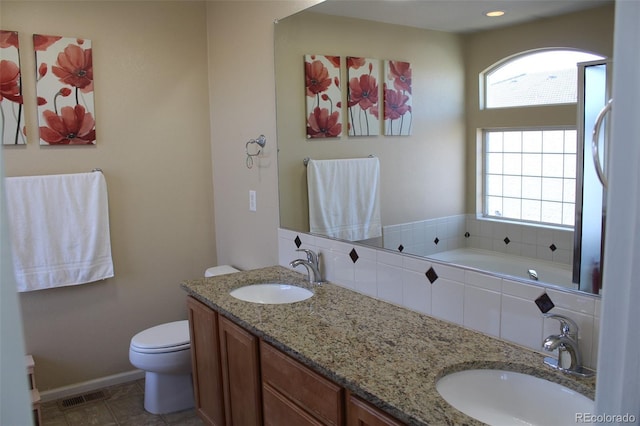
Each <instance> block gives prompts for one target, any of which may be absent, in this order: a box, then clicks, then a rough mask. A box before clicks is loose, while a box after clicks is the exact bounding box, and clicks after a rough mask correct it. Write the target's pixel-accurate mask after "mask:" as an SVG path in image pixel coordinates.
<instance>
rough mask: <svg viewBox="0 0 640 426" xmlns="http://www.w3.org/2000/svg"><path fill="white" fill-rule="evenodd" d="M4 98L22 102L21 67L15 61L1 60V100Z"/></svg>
mask: <svg viewBox="0 0 640 426" xmlns="http://www.w3.org/2000/svg"><path fill="white" fill-rule="evenodd" d="M3 99H8V100H10V101H12V102H17V103H19V104H21V103H22V96H21V95H20V68H18V66H17V65H16V63H15V62H13V61H5V60H2V61H0V101H2V100H3Z"/></svg>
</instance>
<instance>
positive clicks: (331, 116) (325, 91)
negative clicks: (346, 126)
mask: <svg viewBox="0 0 640 426" xmlns="http://www.w3.org/2000/svg"><path fill="white" fill-rule="evenodd" d="M304 77H305V92H306V99H307V102H306V106H307V111H306V121H307V138H337V137H340V135H341V134H342V115H341V108H342V91H341V88H340V57H339V56H323V55H305V57H304Z"/></svg>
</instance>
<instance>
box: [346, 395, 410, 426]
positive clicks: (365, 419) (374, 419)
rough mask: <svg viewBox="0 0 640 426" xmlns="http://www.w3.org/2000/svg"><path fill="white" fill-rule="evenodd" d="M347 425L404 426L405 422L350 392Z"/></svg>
mask: <svg viewBox="0 0 640 426" xmlns="http://www.w3.org/2000/svg"><path fill="white" fill-rule="evenodd" d="M347 425H348V426H403V425H404V423H401V422H400V421H398V420H396V419H394V418H393V417H391V416H389V415H388V414H386V413H384V412H382V411H381V410H379V409H377V408H376V407H374V406H373V405H371V404H369V403H367V402H365V401H363V400H361V399H360V398H358V397H357V396H355V395H352V394H351V393H349V394H348V396H347Z"/></svg>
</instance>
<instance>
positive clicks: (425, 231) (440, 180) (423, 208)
mask: <svg viewBox="0 0 640 426" xmlns="http://www.w3.org/2000/svg"><path fill="white" fill-rule="evenodd" d="M512 3H517V4H518V6H519V7H517V8H516V7H514V5H513V4H512ZM496 7H497V8H503V10H505V12H506V15H505V17H504V20H503V21H500V20H499V18H494V19H496V20H495V21H489V19H490V18H487V17H485V16H482V12H487V11H489V10H491V9H494V8H496ZM613 12H614V5H613V1H606V0H605V1H600V0H598V1H595V0H594V1H590V0H559V1H556V2H541V1H538V0H523V1H519V2H494V1H482V0H474V1H463V0H461V1H433V0H426V1H408V2H397V1H375V2H366V3H364V2H362V1H345V0H341V1H337V0H329V1H326V2H323V3H320V4H317V5H315V6H313V7H311V8H309V9H307V10H305V11H302V12H300V13H297V14H295V15H292V16H289V17H286V18H283V19H280V20H279V21H278V22H277V23H276V25H275V67H276V99H277V133H278V182H279V184H278V186H279V196H280V226H281V227H282V228H286V229H290V230H294V231H298V232H309V207H308V193H307V169H306V166H305V162H304V160H305V159H308V158H311V159H318V160H321V159H344V158H361V157H368V156H375V157H377V158H378V159H379V164H380V201H381V202H380V216H381V219H382V230H383V232H382V237H379V238H373V239H370V240H363V241H354V244H363V245H368V246H374V247H378V248H383V249H388V250H394V251H401V252H402V253H406V254H410V255H418V256H425V257H430V258H434V259H438V260H440V261H446V262H453V263H460V264H464V265H467V266H470V267H472V268H476V269H481V270H486V271H489V272H492V273H495V274H505V275H509V276H517V277H520V278H521V279H523V280H529V281H530V282H531V283H536V282H537V283H540V284H543V285H552V286H557V287H562V288H564V289H567V290H569V291H583V292H589V293H598V291H599V285H597V283H596V284H594V282H593V278H592V277H590V278H589V282H588V283H587V282H586V280H582V281H584V282H575V281H576V280H575V279H572V270H573V262H574V258H575V256H574V231H573V227H571V226H564V227H563V226H540V225H535V224H530V223H527V224H518V223H512V222H506V221H500V220H495V219H494V220H491V219H486V218H484V217H482V202H481V196H480V195H479V194H481V193H482V189H483V178H482V174H481V172H480V170H481V169H482V164H481V162H482V161H481V157H482V153H481V150H482V143H479V136H478V135H479V129H484V128H490V129H511V128H512V127H513V123H514V122H516V121H517V122H518V123H519V126H521V128H532V127H539V126H545V127H548V128H553V127H558V128H560V127H562V128H566V127H571V126H573V127H574V128H576V127H577V126H578V121H579V120H577V116H578V112H579V110H580V108H579V107H578V106H577V105H578V103H575V104H573V103H570V104H559V105H556V106H553V107H545V108H536V107H531V108H528V109H526V110H522V109H519V110H518V109H509V108H501V109H481V108H480V101H479V88H480V84H481V83H480V78H479V76H480V74H481V73H482V72H483V71H484V70H486V69H488V68H489V67H491V66H492V65H494V64H496V63H498V62H499V61H501V60H503V59H505V58H509V57H511V56H513V55H517V54H520V53H522V52H527V51H534V50H538V49H549V48H567V49H576V50H580V51H585V52H591V53H594V54H597V55H600V56H601V57H603V58H609V59H610V58H611V56H612V53H613V22H614V13H613ZM414 22H417V23H416V24H414ZM305 55H332V56H339V57H341V58H346V57H348V56H356V57H364V58H372V59H376V60H380V61H381V62H382V61H383V60H397V61H406V62H410V63H411V68H412V114H413V117H412V126H413V129H412V134H411V135H409V136H384V133H381V135H378V136H366V137H365V136H348V134H347V132H343V135H342V136H341V137H338V138H311V139H308V138H307V135H306V122H307V111H306V104H305V102H306V100H305V76H304V69H305V67H304V60H305ZM343 60H344V59H343ZM343 68H345V67H343ZM342 73H343V74H342V75H341V80H342V82H344V83H343V87H346V81H347V74H346V70H343V71H342ZM343 92H346V88H343ZM343 101H344V102H346V93H344V94H343ZM343 117H344V121H343V127H346V126H347V117H346V114H343ZM576 208H578V207H576ZM467 249H468V250H467ZM488 251H493V252H494V253H497V256H494V258H499V259H500V258H502V259H505V258H506V259H507V262H503V263H506V266H507V267H514V265H515V268H516V269H517V270H518V271H517V272H513V271H511V270H509V269H506V270H505V269H502V267H501V266H498V265H497V264H496V263H495V262H494V261H493V260H491V259H490V258H488V257H484V254H485V252H488ZM477 254H482V256H479V255H478V256H476V255H477ZM523 259H524V260H523ZM531 259H536V261H537V263H536V264H531V263H527V262H530V260H531ZM521 260H522V261H523V262H525V263H523V264H519V263H518V262H520V261H521ZM547 266H551V268H550V269H549V271H550V272H546V270H547V269H546V267H547ZM539 268H540V270H539ZM554 268H556V269H554ZM543 271H545V272H543ZM520 272H522V273H523V274H522V275H521V274H520ZM565 272H566V274H565ZM596 273H597V272H596ZM529 281H528V282H529Z"/></svg>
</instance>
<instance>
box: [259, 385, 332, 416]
mask: <svg viewBox="0 0 640 426" xmlns="http://www.w3.org/2000/svg"><path fill="white" fill-rule="evenodd" d="M262 404H263V416H264V426H282V425H296V426H323V423H320V422H319V421H318V420H316V419H315V418H314V417H312V416H311V415H309V413H307V412H306V411H305V410H303V409H302V408H300V407H298V406H297V405H295V404H294V403H293V402H291V401H290V400H289V399H287V398H286V397H285V396H283V395H282V394H280V392H278V391H277V390H275V389H273V388H272V387H271V386H269V385H267V384H265V385H263V386H262Z"/></svg>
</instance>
